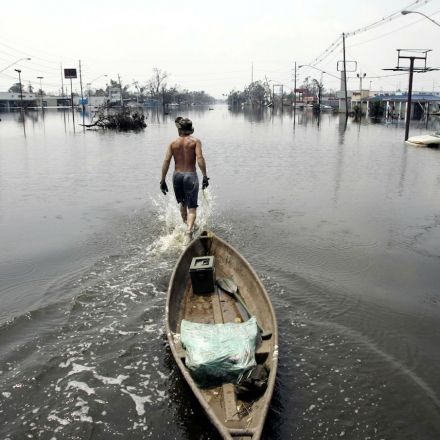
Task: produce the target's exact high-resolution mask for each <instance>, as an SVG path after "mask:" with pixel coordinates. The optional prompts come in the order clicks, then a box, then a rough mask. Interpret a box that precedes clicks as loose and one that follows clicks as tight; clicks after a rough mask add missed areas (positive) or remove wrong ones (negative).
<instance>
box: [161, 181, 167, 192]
mask: <svg viewBox="0 0 440 440" xmlns="http://www.w3.org/2000/svg"><path fill="white" fill-rule="evenodd" d="M160 190H161V191H162V192H163V193H164V194H165V195H167V192H168V186H167V183H166V182H165V180H161V181H160Z"/></svg>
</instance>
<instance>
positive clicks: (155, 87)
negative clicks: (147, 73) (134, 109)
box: [147, 67, 168, 99]
mask: <svg viewBox="0 0 440 440" xmlns="http://www.w3.org/2000/svg"><path fill="white" fill-rule="evenodd" d="M167 78H168V73H167V72H165V71H163V70H161V69H158V68H157V67H155V68H154V69H153V76H152V77H151V78H150V79H149V80H148V82H147V89H148V91H149V93H150V96H151V97H152V98H154V99H160V98H161V96H163V94H164V92H165V91H166V87H167V83H166V80H167Z"/></svg>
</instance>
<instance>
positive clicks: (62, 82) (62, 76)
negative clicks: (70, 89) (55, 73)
mask: <svg viewBox="0 0 440 440" xmlns="http://www.w3.org/2000/svg"><path fill="white" fill-rule="evenodd" d="M60 67H61V70H60V72H61V96H62V97H63V98H64V75H63V64H60ZM63 105H64V104H63Z"/></svg>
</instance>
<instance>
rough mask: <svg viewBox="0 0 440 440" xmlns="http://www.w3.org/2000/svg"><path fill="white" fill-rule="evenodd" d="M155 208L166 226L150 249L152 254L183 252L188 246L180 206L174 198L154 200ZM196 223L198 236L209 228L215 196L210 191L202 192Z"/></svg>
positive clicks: (159, 218)
mask: <svg viewBox="0 0 440 440" xmlns="http://www.w3.org/2000/svg"><path fill="white" fill-rule="evenodd" d="M152 203H153V206H154V207H155V208H156V209H157V215H158V220H159V221H160V222H161V223H163V224H164V231H163V234H161V236H159V237H158V238H157V239H156V240H155V241H154V242H153V243H152V244H151V245H150V246H149V247H148V251H149V252H151V253H152V254H161V253H164V252H167V251H169V250H183V249H184V248H185V246H186V245H187V242H186V241H185V240H186V236H185V232H186V224H184V223H183V222H182V217H181V215H180V211H179V205H177V203H176V201H175V200H174V199H173V198H170V197H169V198H163V197H161V198H160V199H155V198H153V199H152ZM199 203H200V205H199V208H198V209H197V219H196V222H195V228H194V229H195V233H194V235H195V236H196V235H197V234H199V233H200V232H201V231H203V230H204V229H207V228H209V226H210V224H211V217H212V214H213V212H214V196H213V194H212V193H211V191H210V190H209V189H205V190H203V191H201V196H200V200H199Z"/></svg>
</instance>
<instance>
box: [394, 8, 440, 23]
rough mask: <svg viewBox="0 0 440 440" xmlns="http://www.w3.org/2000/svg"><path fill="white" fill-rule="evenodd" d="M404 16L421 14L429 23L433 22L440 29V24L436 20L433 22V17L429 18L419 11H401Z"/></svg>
mask: <svg viewBox="0 0 440 440" xmlns="http://www.w3.org/2000/svg"><path fill="white" fill-rule="evenodd" d="M401 14H402V15H408V14H419V15H423V17H425V18H427V19H428V20H429V21H432V22H433V23H434V24H436V25H437V26H439V27H440V23H437V22H436V21H435V20H433V19H432V18H431V17H428V16H427V15H426V14H423V12H419V11H401Z"/></svg>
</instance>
